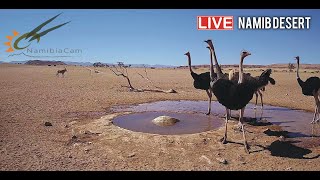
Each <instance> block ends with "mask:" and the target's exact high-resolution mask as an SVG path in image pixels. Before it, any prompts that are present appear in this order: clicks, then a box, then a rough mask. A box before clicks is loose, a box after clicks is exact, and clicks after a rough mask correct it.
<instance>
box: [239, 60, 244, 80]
mask: <svg viewBox="0 0 320 180" xmlns="http://www.w3.org/2000/svg"><path fill="white" fill-rule="evenodd" d="M243 60H244V57H243V56H241V58H240V64H239V81H238V84H240V83H242V82H243V67H242V66H243Z"/></svg>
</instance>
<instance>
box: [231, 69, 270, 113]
mask: <svg viewBox="0 0 320 180" xmlns="http://www.w3.org/2000/svg"><path fill="white" fill-rule="evenodd" d="M266 71H270V74H271V71H272V70H271V69H267V70H265V72H266ZM259 77H260V76H255V77H253V76H251V74H250V73H243V82H246V81H251V82H253V83H257V81H258V80H259ZM238 79H239V72H235V70H231V71H230V72H229V80H231V81H233V82H238ZM269 82H270V84H272V85H275V84H276V81H275V80H274V79H273V78H272V77H269V79H268V81H266V82H265V84H263V85H261V87H259V88H258V90H257V91H256V92H255V93H254V94H255V95H256V104H255V106H254V109H256V108H257V104H258V96H260V100H261V109H263V95H262V92H261V91H265V87H266V86H267V85H268V84H269Z"/></svg>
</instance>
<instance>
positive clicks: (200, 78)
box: [184, 52, 216, 115]
mask: <svg viewBox="0 0 320 180" xmlns="http://www.w3.org/2000/svg"><path fill="white" fill-rule="evenodd" d="M184 55H186V56H187V57H188V66H189V70H190V73H191V76H192V78H193V87H195V88H196V89H201V90H205V91H206V92H207V95H208V97H209V105H208V112H207V113H206V115H209V114H210V112H211V98H212V92H211V90H210V88H209V86H210V72H204V73H201V74H196V73H195V72H193V70H192V68H191V56H190V52H187V53H185V54H184ZM213 74H214V75H215V76H216V74H215V73H213Z"/></svg>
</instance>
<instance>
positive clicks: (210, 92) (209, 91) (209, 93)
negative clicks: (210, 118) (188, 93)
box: [206, 88, 212, 115]
mask: <svg viewBox="0 0 320 180" xmlns="http://www.w3.org/2000/svg"><path fill="white" fill-rule="evenodd" d="M206 92H207V95H208V97H209V105H208V112H207V113H206V115H209V114H210V112H211V98H212V91H211V90H210V88H209V90H206Z"/></svg>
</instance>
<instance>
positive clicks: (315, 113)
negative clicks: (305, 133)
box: [311, 92, 320, 124]
mask: <svg viewBox="0 0 320 180" xmlns="http://www.w3.org/2000/svg"><path fill="white" fill-rule="evenodd" d="M313 97H314V100H315V103H316V105H315V108H314V116H313V120H312V121H311V124H313V123H315V122H317V121H319V118H318V119H317V117H318V116H319V108H320V101H319V94H318V92H314V93H313Z"/></svg>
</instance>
